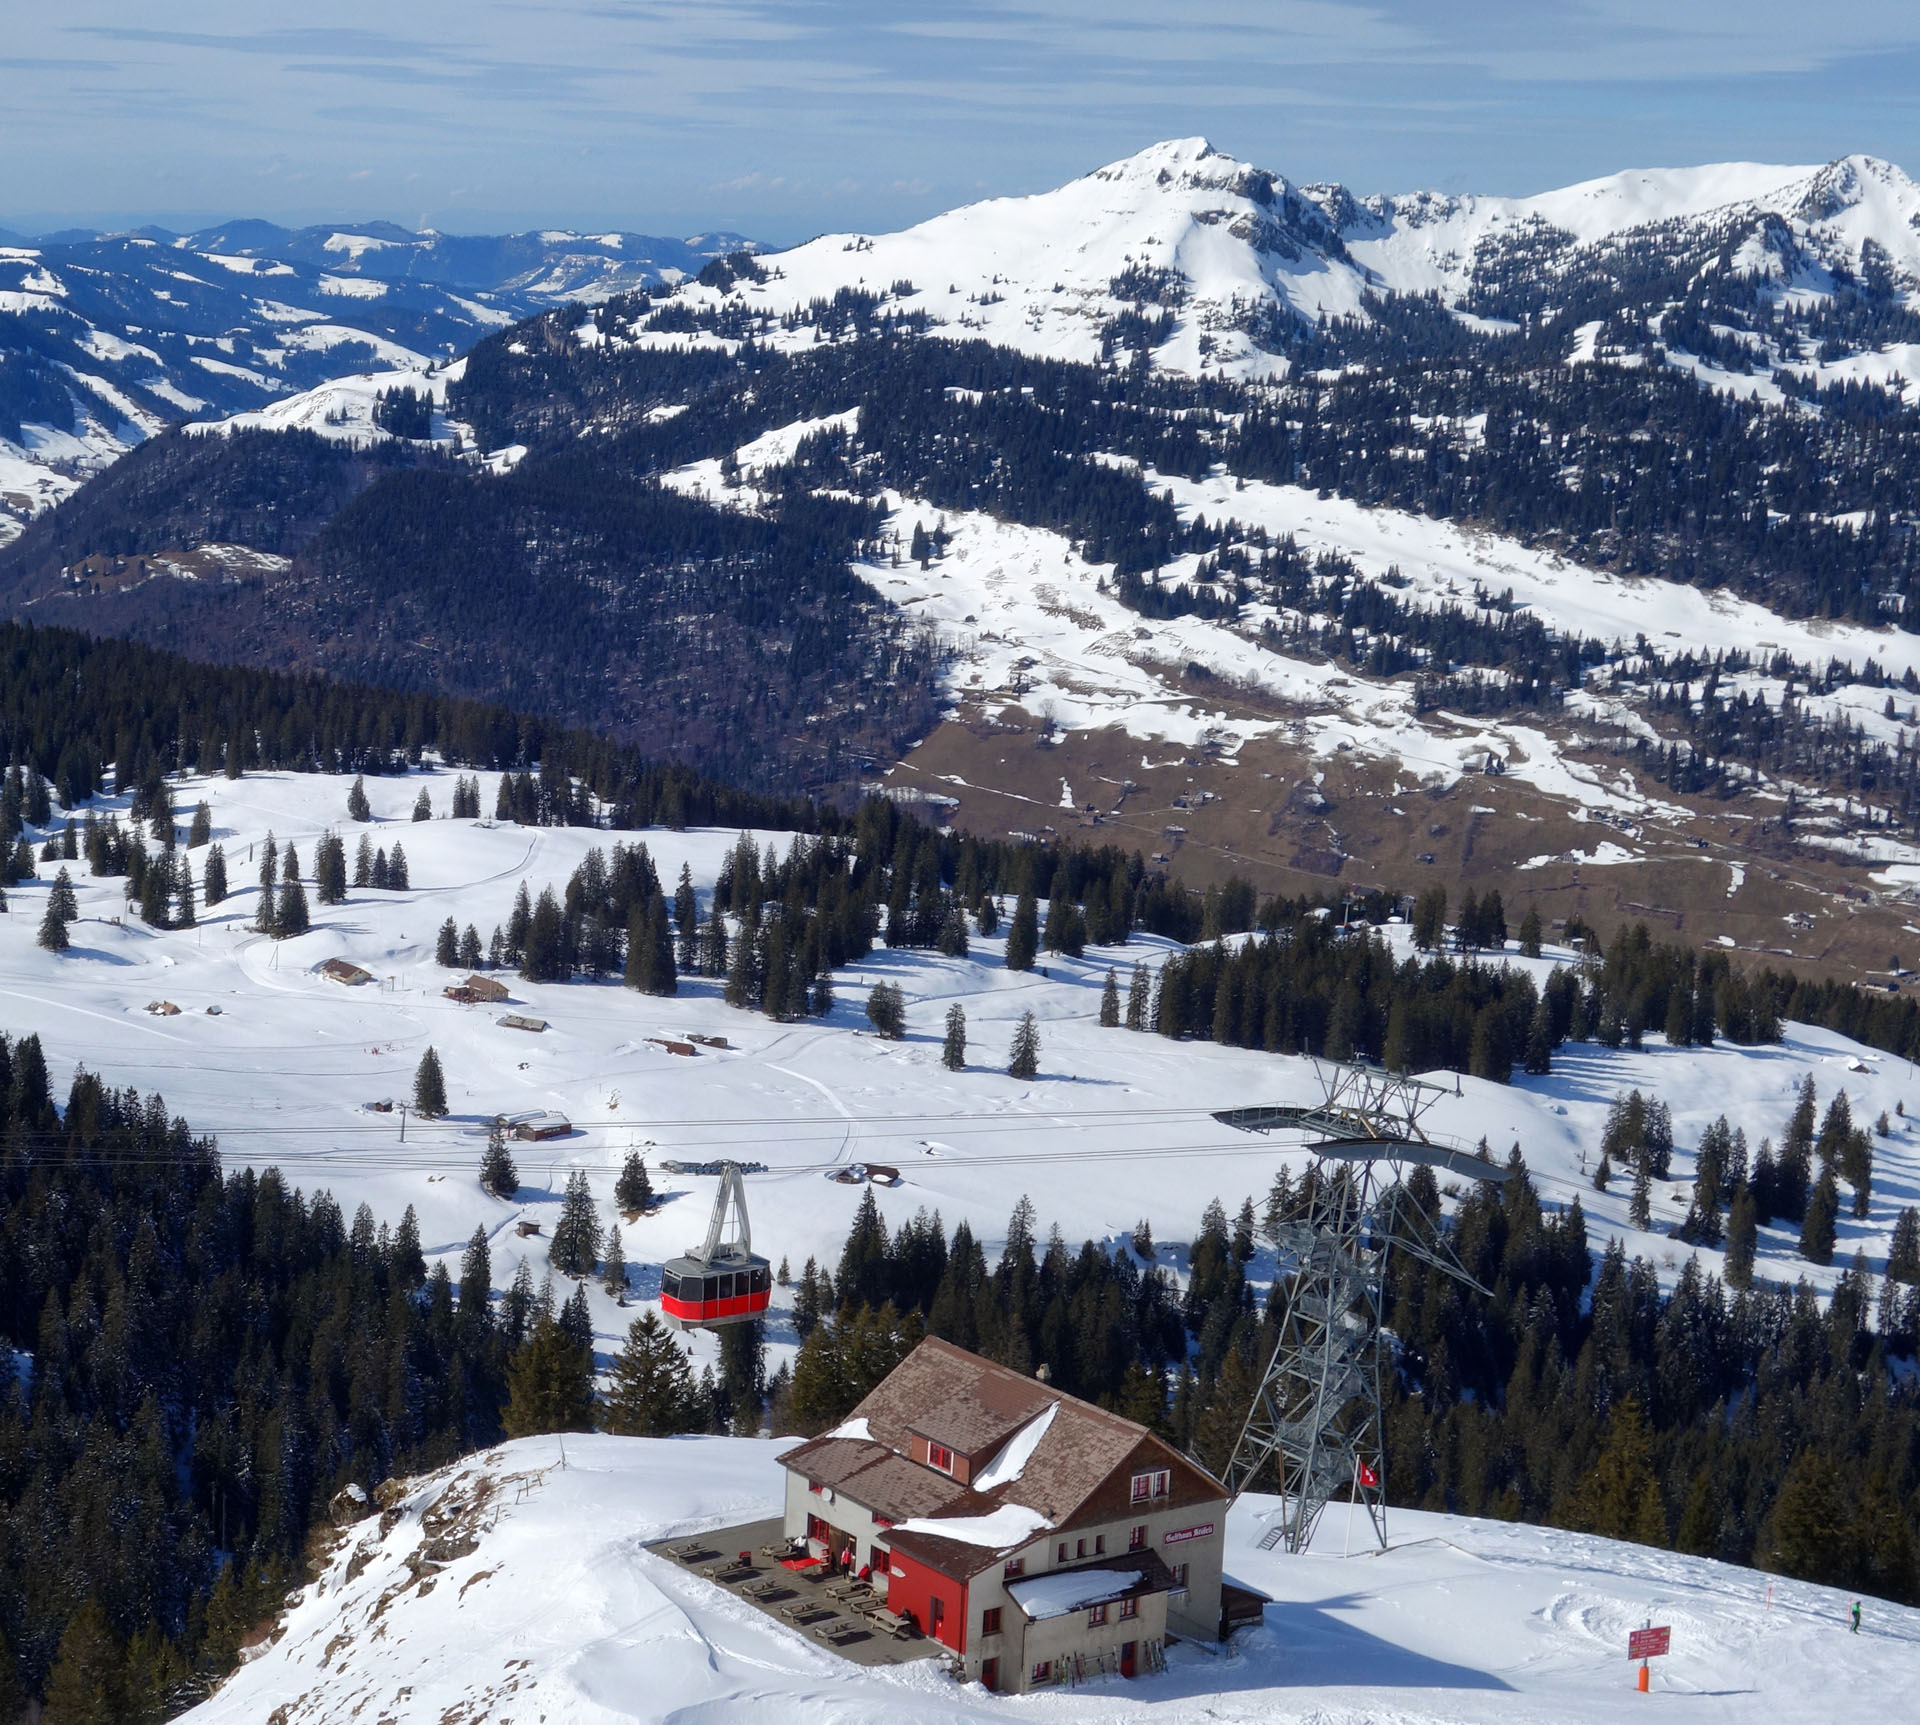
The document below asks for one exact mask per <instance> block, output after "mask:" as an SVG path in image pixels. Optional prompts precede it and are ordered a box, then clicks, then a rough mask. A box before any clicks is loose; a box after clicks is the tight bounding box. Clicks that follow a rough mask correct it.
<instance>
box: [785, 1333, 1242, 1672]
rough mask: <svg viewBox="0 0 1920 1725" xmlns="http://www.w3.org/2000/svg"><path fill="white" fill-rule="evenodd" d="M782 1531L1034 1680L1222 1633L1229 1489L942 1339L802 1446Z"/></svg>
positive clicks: (993, 1667) (1153, 1440) (1126, 1424)
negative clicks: (848, 1414)
mask: <svg viewBox="0 0 1920 1725" xmlns="http://www.w3.org/2000/svg"><path fill="white" fill-rule="evenodd" d="M780 1465H781V1466H782V1467H784V1468H785V1469H786V1470H787V1501H786V1531H787V1533H788V1534H789V1535H790V1536H791V1537H793V1538H794V1539H800V1538H802V1537H804V1538H805V1539H806V1540H807V1541H808V1543H809V1546H810V1549H811V1550H812V1551H813V1553H814V1554H815V1555H816V1556H819V1557H821V1558H823V1559H825V1560H826V1561H827V1562H829V1563H833V1564H835V1565H836V1566H838V1567H841V1568H847V1569H852V1570H854V1571H856V1572H860V1571H865V1572H868V1573H869V1574H870V1577H871V1579H872V1581H873V1584H874V1586H875V1588H876V1589H877V1590H880V1591H883V1592H884V1593H885V1595H886V1599H887V1604H888V1606H889V1607H890V1608H891V1609H892V1610H894V1611H896V1612H899V1613H901V1614H903V1615H905V1616H908V1617H911V1618H912V1619H913V1621H914V1623H915V1624H916V1625H917V1626H918V1627H919V1629H920V1630H921V1631H922V1632H923V1633H925V1634H927V1635H929V1636H931V1637H933V1638H934V1639H935V1640H937V1641H940V1642H942V1643H944V1644H945V1645H946V1646H947V1647H949V1648H951V1649H952V1650H953V1652H954V1653H955V1654H957V1655H958V1656H959V1658H960V1661H961V1665H962V1668H963V1670H964V1672H965V1674H966V1676H968V1677H969V1678H975V1679H978V1680H979V1681H980V1682H982V1683H984V1684H985V1685H986V1686H987V1687H988V1688H989V1689H997V1690H1001V1691H1005V1692H1007V1693H1013V1694H1018V1693H1022V1692H1024V1691H1027V1690H1030V1689H1040V1688H1045V1687H1047V1686H1049V1685H1051V1684H1055V1683H1065V1682H1068V1681H1073V1680H1078V1679H1080V1678H1084V1677H1091V1676H1095V1675H1097V1674H1101V1673H1115V1672H1117V1673H1118V1674H1120V1675H1121V1676H1123V1677H1132V1676H1135V1675H1137V1674H1140V1673H1144V1672H1147V1671H1152V1670H1157V1669H1158V1668H1159V1667H1160V1664H1161V1662H1162V1657H1163V1649H1164V1647H1165V1644H1166V1641H1167V1639H1168V1637H1169V1636H1173V1637H1176V1638H1177V1637H1180V1636H1187V1637H1190V1638H1194V1639H1201V1640H1207V1641H1214V1640H1217V1639H1219V1638H1220V1637H1221V1635H1222V1634H1223V1632H1224V1622H1223V1617H1222V1610H1221V1587H1222V1574H1221V1563H1222V1554H1223V1549H1224V1544H1225V1534H1226V1520H1227V1489H1226V1487H1225V1486H1223V1485H1222V1484H1221V1483H1220V1481H1219V1480H1217V1479H1215V1478H1214V1477H1213V1476H1212V1475H1211V1474H1209V1473H1208V1472H1206V1471H1205V1469H1203V1468H1201V1467H1199V1466H1197V1465H1196V1464H1195V1463H1193V1462H1192V1461H1189V1460H1188V1459H1187V1458H1186V1457H1185V1456H1183V1455H1181V1454H1180V1453H1179V1452H1178V1451H1177V1450H1175V1449H1174V1448H1173V1447H1172V1446H1171V1445H1169V1444H1167V1443H1165V1442H1164V1441H1163V1440H1161V1439H1160V1438H1157V1437H1155V1436H1154V1435H1153V1433H1152V1432H1150V1431H1148V1430H1147V1429H1146V1427H1144V1426H1140V1425H1135V1424H1134V1423H1133V1422H1132V1421H1131V1420H1125V1419H1122V1418H1121V1417H1120V1416H1119V1415H1118V1414H1113V1413H1108V1412H1107V1411H1106V1410H1105V1409H1104V1408H1097V1407H1095V1406H1093V1404H1092V1403H1090V1402H1083V1401H1080V1400H1079V1399H1077V1398H1076V1397H1074V1396H1069V1395H1063V1394H1062V1393H1061V1392H1060V1391H1058V1390H1056V1389H1053V1388H1051V1387H1050V1386H1049V1385H1048V1384H1046V1383H1044V1382H1041V1381H1039V1380H1036V1379H1034V1378H1028V1377H1022V1376H1021V1375H1020V1373H1018V1372H1015V1371H1010V1370H1008V1369H1007V1368H1006V1367H1004V1366H997V1365H995V1364H993V1363H992V1362H991V1361H989V1360H983V1359H981V1358H980V1357H979V1356H978V1355H976V1354H970V1353H968V1352H967V1351H966V1350H965V1349H963V1348H957V1347H954V1346H953V1345H952V1344H951V1343H949V1342H943V1341H939V1340H937V1339H935V1338H931V1337H930V1338H928V1339H927V1340H926V1341H924V1342H922V1343H921V1344H920V1345H919V1347H917V1348H916V1349H914V1351H913V1352H912V1353H911V1354H910V1355H908V1357H907V1358H906V1359H905V1360H903V1361H902V1362H901V1363H900V1365H899V1366H898V1367H896V1368H895V1369H894V1371H893V1372H892V1373H891V1374H890V1375H889V1376H888V1377H887V1378H886V1380H885V1381H884V1382H883V1383H881V1384H880V1386H879V1387H878V1388H877V1389H875V1390H874V1391H873V1393H872V1394H871V1395H869V1396H868V1397H867V1399H866V1400H865V1401H863V1402H862V1403H861V1404H860V1406H859V1407H858V1408H857V1409H855V1410H854V1414H853V1417H852V1418H850V1419H849V1420H847V1421H846V1423H845V1424H843V1425H841V1426H839V1427H837V1428H836V1429H835V1430H833V1431H830V1432H828V1433H827V1434H826V1435H825V1436H823V1437H817V1438H814V1439H812V1440H811V1441H810V1442H808V1443H804V1444H801V1445H799V1446H798V1447H797V1448H794V1449H790V1450H788V1451H787V1452H786V1453H785V1454H784V1455H782V1456H781V1458H780Z"/></svg>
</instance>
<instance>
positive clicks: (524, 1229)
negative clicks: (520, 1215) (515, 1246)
mask: <svg viewBox="0 0 1920 1725" xmlns="http://www.w3.org/2000/svg"><path fill="white" fill-rule="evenodd" d="M513 1231H514V1232H515V1233H516V1234H518V1235H519V1236H520V1238H521V1239H523V1240H530V1239H532V1238H533V1237H534V1235H536V1234H538V1233H539V1232H540V1224H539V1223H538V1222H527V1221H520V1222H516V1223H514V1225H513Z"/></svg>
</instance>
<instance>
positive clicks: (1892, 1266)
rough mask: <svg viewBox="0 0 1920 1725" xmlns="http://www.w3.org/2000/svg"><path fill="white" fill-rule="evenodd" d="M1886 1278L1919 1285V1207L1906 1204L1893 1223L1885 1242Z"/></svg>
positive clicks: (1910, 1284)
mask: <svg viewBox="0 0 1920 1725" xmlns="http://www.w3.org/2000/svg"><path fill="white" fill-rule="evenodd" d="M1887 1280H1888V1281H1889V1282H1901V1283H1904V1284H1906V1285H1908V1286H1914V1285H1920V1209H1916V1208H1914V1207H1913V1206H1912V1205H1908V1206H1907V1208H1905V1209H1904V1210H1902V1211H1901V1212H1900V1215H1899V1217H1898V1218H1897V1219H1896V1220H1895V1222H1894V1224H1893V1238H1892V1239H1891V1240H1889V1241H1888V1242H1887Z"/></svg>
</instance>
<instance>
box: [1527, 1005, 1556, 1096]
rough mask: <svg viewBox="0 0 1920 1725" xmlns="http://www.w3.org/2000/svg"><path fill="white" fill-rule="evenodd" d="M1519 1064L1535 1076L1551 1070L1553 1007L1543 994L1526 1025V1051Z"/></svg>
mask: <svg viewBox="0 0 1920 1725" xmlns="http://www.w3.org/2000/svg"><path fill="white" fill-rule="evenodd" d="M1521 1065H1522V1066H1523V1067H1524V1068H1525V1069H1526V1071H1527V1072H1528V1073H1529V1074H1530V1075H1531V1076H1533V1077H1536V1078H1537V1077H1540V1076H1541V1075H1542V1074H1544V1073H1548V1072H1551V1071H1552V1070H1553V1009H1552V1007H1551V1006H1549V1005H1548V1004H1547V999H1546V996H1545V995H1542V996H1541V998H1540V1004H1539V1005H1538V1006H1536V1007H1535V1008H1534V1009H1533V1018H1532V1021H1531V1022H1530V1023H1529V1024H1528V1026H1527V1052H1526V1056H1525V1058H1524V1059H1523V1060H1522V1062H1521Z"/></svg>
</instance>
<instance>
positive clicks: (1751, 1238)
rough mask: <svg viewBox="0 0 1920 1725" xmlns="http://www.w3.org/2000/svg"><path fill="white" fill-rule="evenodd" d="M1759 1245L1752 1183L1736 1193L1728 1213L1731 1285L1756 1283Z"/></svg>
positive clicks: (1728, 1271) (1728, 1268)
mask: <svg viewBox="0 0 1920 1725" xmlns="http://www.w3.org/2000/svg"><path fill="white" fill-rule="evenodd" d="M1758 1246H1759V1230H1758V1228H1757V1227H1756V1226H1755V1222H1754V1210H1753V1191H1752V1188H1751V1187H1747V1186H1742V1187H1741V1188H1740V1190H1739V1191H1738V1192H1736V1193H1735V1194H1734V1199H1733V1209H1732V1210H1731V1211H1730V1212H1729V1213H1728V1216H1727V1267H1726V1283H1727V1286H1728V1287H1729V1288H1750V1287H1752V1286H1753V1261H1754V1256H1755V1253H1756V1251H1757V1249H1758Z"/></svg>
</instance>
